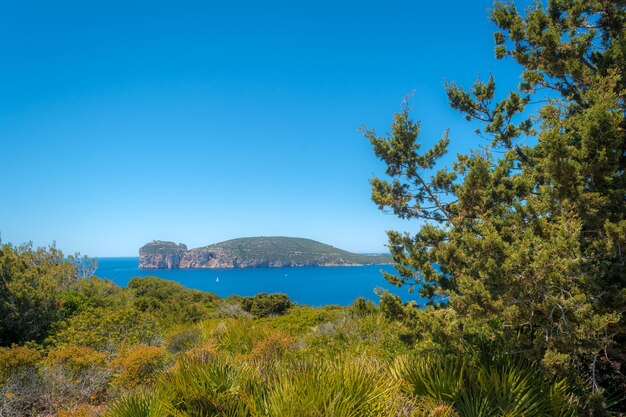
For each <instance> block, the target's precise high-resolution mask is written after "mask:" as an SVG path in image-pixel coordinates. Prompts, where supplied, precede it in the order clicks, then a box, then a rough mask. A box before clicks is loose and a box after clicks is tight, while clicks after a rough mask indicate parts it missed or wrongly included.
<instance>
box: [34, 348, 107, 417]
mask: <svg viewBox="0 0 626 417" xmlns="http://www.w3.org/2000/svg"><path fill="white" fill-rule="evenodd" d="M45 364H46V366H45V367H44V368H43V369H42V378H43V381H42V383H43V385H44V390H45V393H44V395H43V399H44V400H45V402H46V403H48V404H50V405H51V406H52V407H53V408H55V409H56V408H59V407H64V408H67V407H72V406H78V405H79V404H87V403H90V404H94V403H99V402H101V401H104V400H106V398H107V389H108V386H109V382H110V380H111V373H112V372H111V369H110V368H109V367H108V363H107V360H106V355H105V354H103V353H101V352H98V351H96V350H94V349H92V348H89V347H86V346H77V345H67V346H62V347H58V348H56V349H52V350H50V351H49V352H48V356H47V358H46V360H45Z"/></svg>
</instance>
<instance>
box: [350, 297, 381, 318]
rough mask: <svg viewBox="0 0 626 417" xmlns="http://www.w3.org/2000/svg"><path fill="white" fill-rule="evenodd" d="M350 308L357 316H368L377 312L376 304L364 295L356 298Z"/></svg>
mask: <svg viewBox="0 0 626 417" xmlns="http://www.w3.org/2000/svg"><path fill="white" fill-rule="evenodd" d="M350 310H351V311H352V313H354V314H356V315H357V316H366V315H368V314H373V313H375V312H376V304H374V303H372V302H371V301H368V300H366V299H365V298H364V297H359V298H357V299H356V300H354V303H352V306H351V308H350Z"/></svg>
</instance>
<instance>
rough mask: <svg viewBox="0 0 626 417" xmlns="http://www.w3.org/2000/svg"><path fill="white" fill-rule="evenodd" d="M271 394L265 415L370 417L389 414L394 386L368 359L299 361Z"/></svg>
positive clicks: (276, 384)
mask: <svg viewBox="0 0 626 417" xmlns="http://www.w3.org/2000/svg"><path fill="white" fill-rule="evenodd" d="M287 367H288V369H282V372H280V373H279V374H278V380H277V381H276V382H275V383H273V384H272V385H271V386H270V387H269V390H268V392H267V399H266V402H265V407H266V410H265V415H269V416H300V417H314V416H315V417H316V416H342V417H367V416H372V417H374V416H384V415H389V414H388V412H387V411H388V405H389V403H390V402H392V398H393V397H394V396H395V395H393V386H392V384H390V383H389V381H387V380H386V378H385V377H384V376H383V374H382V372H381V370H380V369H379V368H378V367H377V366H376V365H375V364H374V363H372V361H371V360H368V359H353V360H349V361H343V360H337V359H335V360H334V361H320V360H319V359H317V360H316V359H310V358H309V359H304V360H298V361H296V362H293V363H291V364H288V365H287Z"/></svg>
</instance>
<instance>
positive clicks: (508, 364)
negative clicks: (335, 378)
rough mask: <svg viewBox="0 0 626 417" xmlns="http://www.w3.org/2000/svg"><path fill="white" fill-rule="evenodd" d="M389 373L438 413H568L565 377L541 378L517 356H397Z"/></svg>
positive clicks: (479, 416) (467, 416)
mask: <svg viewBox="0 0 626 417" xmlns="http://www.w3.org/2000/svg"><path fill="white" fill-rule="evenodd" d="M391 373H392V374H393V375H394V376H395V378H396V380H397V381H398V383H399V384H400V385H401V386H402V387H403V389H404V391H405V392H407V393H409V394H412V395H414V396H415V397H416V398H417V400H418V402H421V403H422V404H425V402H430V404H436V405H437V407H436V408H437V410H439V411H438V412H440V413H442V414H439V415H449V414H445V413H452V411H454V410H456V412H458V414H459V415H461V416H463V417H492V416H493V417H498V416H528V417H535V416H537V417H543V416H553V417H564V416H571V415H573V412H572V409H571V404H570V403H569V397H568V396H567V395H566V392H567V387H566V384H565V381H563V380H561V381H554V382H553V381H549V380H546V379H545V378H544V377H543V376H542V374H541V373H540V371H539V369H535V368H534V367H533V366H531V365H530V364H527V363H524V362H521V361H513V360H510V359H502V360H497V361H491V360H486V361H484V362H482V363H479V364H478V366H469V365H468V364H466V363H465V362H464V361H463V360H462V359H460V358H458V357H440V356H426V357H423V356H419V357H415V356H412V357H407V356H403V357H399V358H397V360H396V361H395V363H394V365H393V366H392V368H391ZM452 407H454V409H452ZM430 411H431V415H438V414H432V412H434V411H435V410H430ZM444 412H445V413H444ZM452 415H453V414H452Z"/></svg>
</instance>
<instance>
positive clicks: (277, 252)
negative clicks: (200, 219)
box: [139, 236, 391, 269]
mask: <svg viewBox="0 0 626 417" xmlns="http://www.w3.org/2000/svg"><path fill="white" fill-rule="evenodd" d="M389 263H391V256H390V255H385V254H380V255H362V254H357V253H352V252H348V251H345V250H342V249H338V248H335V247H334V246H331V245H326V244H324V243H321V242H317V241H315V240H311V239H303V238H297V237H283V236H267V237H266V236H261V237H245V238H240V239H232V240H227V241H225V242H220V243H214V244H212V245H208V246H204V247H201V248H196V249H187V246H186V245H184V244H182V243H180V244H176V243H174V242H165V241H160V240H154V241H152V242H150V243H147V244H145V245H144V246H142V247H141V248H140V249H139V268H142V269H155V268H159V269H176V268H262V267H266V268H271V267H286V266H288V267H298V266H358V265H374V264H389Z"/></svg>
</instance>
